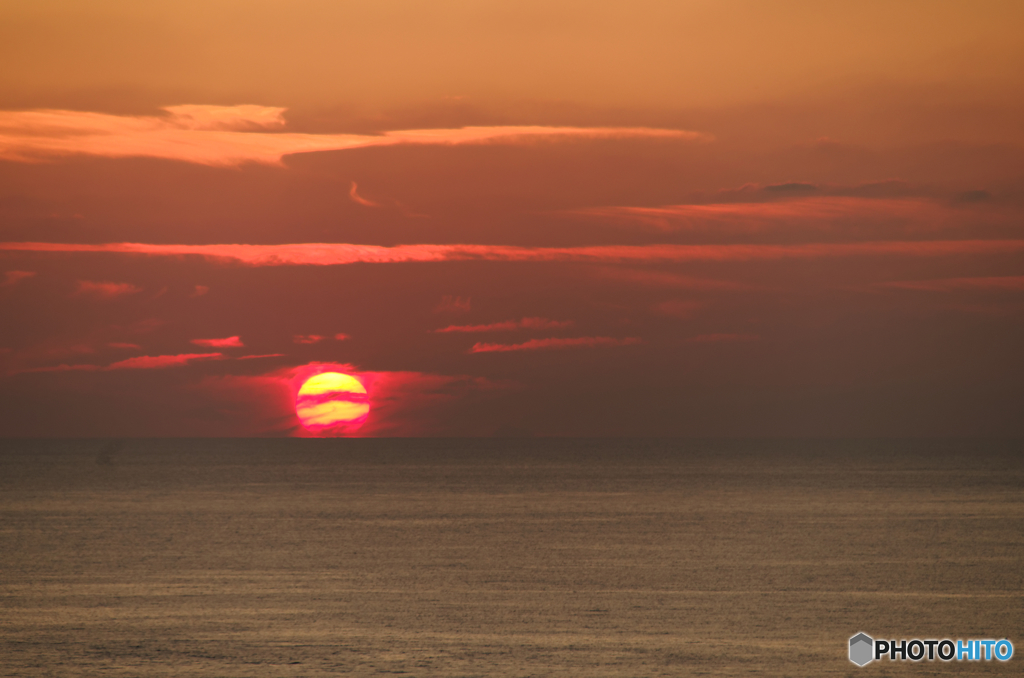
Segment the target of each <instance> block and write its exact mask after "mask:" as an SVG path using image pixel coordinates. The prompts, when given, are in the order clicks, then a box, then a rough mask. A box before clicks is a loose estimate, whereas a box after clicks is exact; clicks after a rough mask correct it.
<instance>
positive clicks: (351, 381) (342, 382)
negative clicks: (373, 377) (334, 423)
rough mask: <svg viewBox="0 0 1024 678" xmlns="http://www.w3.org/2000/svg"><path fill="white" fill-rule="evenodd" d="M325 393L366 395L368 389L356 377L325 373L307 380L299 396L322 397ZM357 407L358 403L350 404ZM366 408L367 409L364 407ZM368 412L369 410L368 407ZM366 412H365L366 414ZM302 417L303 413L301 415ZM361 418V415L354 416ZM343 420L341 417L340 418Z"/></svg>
mask: <svg viewBox="0 0 1024 678" xmlns="http://www.w3.org/2000/svg"><path fill="white" fill-rule="evenodd" d="M323 393H366V388H365V387H364V386H363V385H362V384H361V383H360V382H359V380H358V379H356V378H355V377H353V376H351V375H348V374H341V373H339V372H324V373H323V374H318V375H316V376H314V377H310V378H309V379H307V380H306V383H304V384H303V385H302V388H300V389H299V395H300V396H304V395H321V394H323ZM349 404H352V405H356V404H358V403H349ZM364 407H366V406H365V405H364ZM366 410H367V411H368V410H369V408H368V407H366ZM365 413H366V411H364V412H363V414H365ZM299 414H300V416H302V415H301V412H300V413H299ZM354 416H361V415H354ZM338 418H341V417H338Z"/></svg>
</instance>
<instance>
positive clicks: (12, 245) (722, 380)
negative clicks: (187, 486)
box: [0, 0, 1024, 437]
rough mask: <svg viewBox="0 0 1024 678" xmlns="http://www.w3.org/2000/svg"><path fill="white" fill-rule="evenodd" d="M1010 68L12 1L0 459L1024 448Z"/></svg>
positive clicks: (935, 21)
mask: <svg viewBox="0 0 1024 678" xmlns="http://www.w3.org/2000/svg"><path fill="white" fill-rule="evenodd" d="M1021 35H1024V4H1022V3H1019V2H1015V1H1007V2H998V1H990V0H988V1H987V0H977V1H974V2H945V1H943V0H927V1H921V2H917V1H906V0H904V1H900V0H896V1H886V2H874V1H872V0H858V1H857V2H852V1H851V2H818V1H806V2H804V1H779V2H771V3H765V2H754V1H741V0H715V1H710V0H707V1H705V0H690V1H685V0H677V1H672V2H669V1H665V2H643V1H640V2H633V3H619V2H602V1H600V0H590V1H587V2H569V1H560V0H546V1H545V2H532V1H519V2H495V1H490V0H473V1H469V0H466V1H461V2H455V1H451V2H445V1H434V2H416V1H413V0H404V1H390V0H374V1H373V2H369V1H361V2H340V1H335V2H321V1H313V0H288V1H285V0H263V1H259V0H246V1H244V2H243V1H231V0H223V1H222V0H202V1H196V0H175V1H174V2H169V1H163V0H154V1H152V2H146V3H138V2H134V1H127V0H126V1H117V2H114V1H106V0H97V1H95V2H89V3H82V2H69V1H63V2H61V1H50V0H31V1H22V0H8V1H7V2H5V3H3V5H2V7H0V320H2V322H0V436H6V437H46V436H67V437H117V436H132V437H148V436H185V437H200V436H253V437H258V436H299V437H313V436H371V437H372V436H598V437H607V436H666V437H674V436H682V437H890V436H891V437H910V436H924V437H947V436H984V437H1003V436H1021V435H1024V416H1021V413H1022V412H1024V352H1022V351H1021V347H1022V346H1024V40H1022V39H1021V37H1020V36H1021ZM332 373H334V374H339V375H348V377H351V379H349V378H348V377H344V376H343V377H338V378H334V377H331V378H326V377H318V376H317V375H323V374H332ZM314 378H315V379H314ZM310 379H313V381H310ZM317 384H328V385H329V386H330V385H331V384H334V385H335V386H337V385H338V384H343V385H344V386H343V387H342V386H338V387H337V388H335V386H330V388H327V387H324V388H314V386H316V385H317ZM332 389H333V390H332ZM310 412H315V413H316V415H315V420H314V419H311V418H309V417H307V416H306V414H302V413H307V414H308V413H310ZM338 412H342V413H344V412H348V413H354V414H351V417H350V420H348V419H341V420H338V421H337V422H336V423H337V425H325V424H324V422H325V421H327V423H328V424H330V423H331V420H330V416H333V415H331V413H338ZM300 415H301V416H300ZM357 415H358V416H357ZM310 416H312V415H310ZM338 416H341V415H338ZM345 416H349V415H345ZM325 417H327V419H326V420H325Z"/></svg>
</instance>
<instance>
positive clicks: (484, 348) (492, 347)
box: [469, 337, 642, 353]
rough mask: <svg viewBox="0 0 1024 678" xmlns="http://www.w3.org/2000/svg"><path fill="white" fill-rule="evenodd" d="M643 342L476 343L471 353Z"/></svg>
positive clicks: (594, 339)
mask: <svg viewBox="0 0 1024 678" xmlns="http://www.w3.org/2000/svg"><path fill="white" fill-rule="evenodd" d="M641 342H642V339H640V337H626V338H624V339H616V338H614V337H574V338H571V339H560V338H557V337H551V338H548V339H531V340H529V341H525V342H523V343H521V344H484V343H476V344H474V345H473V348H471V349H469V353H505V352H508V351H538V350H541V349H549V348H577V347H588V348H590V347H595V346H628V345H630V344H639V343H641Z"/></svg>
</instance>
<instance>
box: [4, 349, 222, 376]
mask: <svg viewBox="0 0 1024 678" xmlns="http://www.w3.org/2000/svg"><path fill="white" fill-rule="evenodd" d="M223 357H224V356H223V355H222V354H220V353H182V354H179V355H143V356H137V357H135V358H128V359H126V360H119V361H118V362H116V363H111V364H110V365H105V366H104V365H54V366H51V367H33V368H30V369H27V370H20V372H79V371H82V372H109V371H111V370H154V369H163V368H165V367H180V366H181V365H187V364H188V363H190V362H193V361H196V360H217V359H220V358H223Z"/></svg>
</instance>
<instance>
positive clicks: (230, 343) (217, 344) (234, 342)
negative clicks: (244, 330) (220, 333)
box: [189, 335, 245, 348]
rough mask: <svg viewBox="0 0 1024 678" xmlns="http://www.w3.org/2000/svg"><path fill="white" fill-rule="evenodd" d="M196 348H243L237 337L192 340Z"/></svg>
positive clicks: (240, 340)
mask: <svg viewBox="0 0 1024 678" xmlns="http://www.w3.org/2000/svg"><path fill="white" fill-rule="evenodd" d="M189 343H192V344H195V345H196V346H209V347H210V348H238V347H241V346H245V344H243V343H242V339H241V338H240V337H239V336H237V335H236V336H233V337H224V338H223V339H193V340H192V341H191V342H189Z"/></svg>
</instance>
